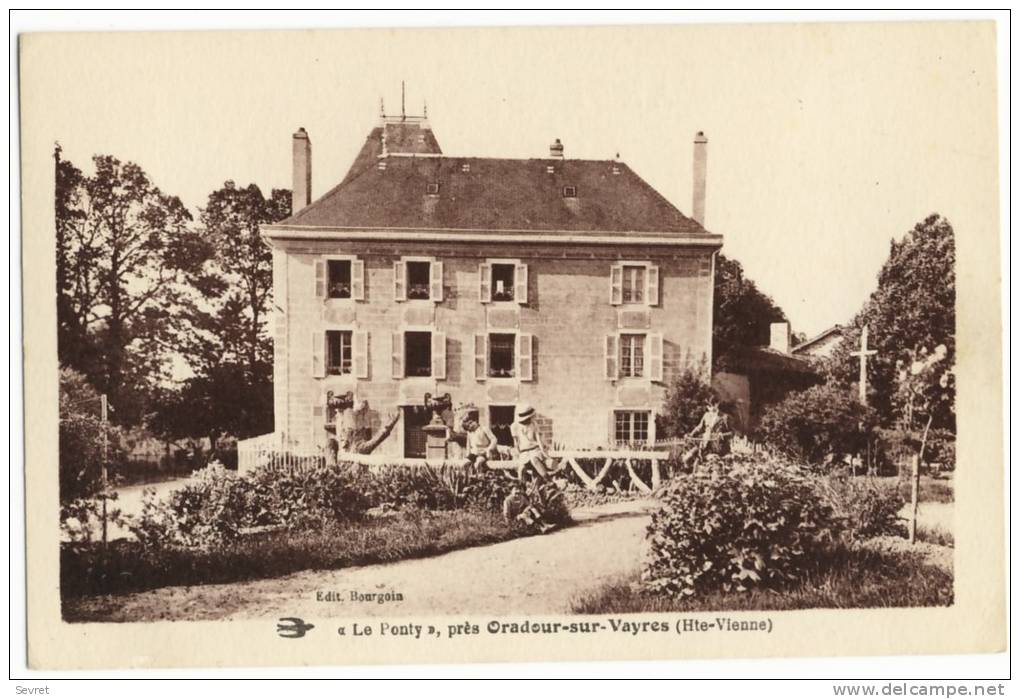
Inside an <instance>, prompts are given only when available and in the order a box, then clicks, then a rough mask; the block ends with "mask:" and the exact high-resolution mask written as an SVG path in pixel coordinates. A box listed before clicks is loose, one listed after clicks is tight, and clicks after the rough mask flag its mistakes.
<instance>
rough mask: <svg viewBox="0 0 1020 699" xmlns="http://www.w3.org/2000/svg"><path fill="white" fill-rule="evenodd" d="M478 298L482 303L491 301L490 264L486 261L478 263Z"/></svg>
mask: <svg viewBox="0 0 1020 699" xmlns="http://www.w3.org/2000/svg"><path fill="white" fill-rule="evenodd" d="M478 299H479V300H480V301H481V302H482V303H491V302H492V265H490V264H489V263H488V262H483V263H482V264H480V265H478Z"/></svg>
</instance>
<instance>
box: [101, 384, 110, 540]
mask: <svg viewBox="0 0 1020 699" xmlns="http://www.w3.org/2000/svg"><path fill="white" fill-rule="evenodd" d="M99 402H100V414H99V420H100V422H101V423H102V425H103V471H102V473H103V495H102V497H103V547H104V548H105V547H106V542H107V538H106V487H107V471H106V462H107V459H108V457H109V454H108V440H107V435H106V427H107V404H106V394H105V393H104V394H103V395H101V396H100V397H99Z"/></svg>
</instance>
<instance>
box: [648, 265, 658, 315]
mask: <svg viewBox="0 0 1020 699" xmlns="http://www.w3.org/2000/svg"><path fill="white" fill-rule="evenodd" d="M645 281H646V282H647V284H648V289H647V293H646V294H645V299H647V301H648V305H649V306H658V305H659V268H658V266H657V265H648V267H647V272H646V274H645Z"/></svg>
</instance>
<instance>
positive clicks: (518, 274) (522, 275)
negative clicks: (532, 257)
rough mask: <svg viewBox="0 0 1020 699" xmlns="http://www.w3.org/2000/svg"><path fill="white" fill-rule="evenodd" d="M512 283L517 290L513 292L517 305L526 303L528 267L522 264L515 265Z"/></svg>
mask: <svg viewBox="0 0 1020 699" xmlns="http://www.w3.org/2000/svg"><path fill="white" fill-rule="evenodd" d="M514 283H515V285H516V286H517V289H516V290H515V291H514V298H516V299H517V303H527V302H528V266H527V265H524V264H520V265H517V269H516V270H515V271H514Z"/></svg>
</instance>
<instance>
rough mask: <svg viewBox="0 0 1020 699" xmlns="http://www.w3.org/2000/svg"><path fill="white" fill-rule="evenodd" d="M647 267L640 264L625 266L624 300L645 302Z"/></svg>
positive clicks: (626, 301)
mask: <svg viewBox="0 0 1020 699" xmlns="http://www.w3.org/2000/svg"><path fill="white" fill-rule="evenodd" d="M645 284H646V282H645V268H644V266H638V265H624V266H623V302H624V303H644V302H645Z"/></svg>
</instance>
